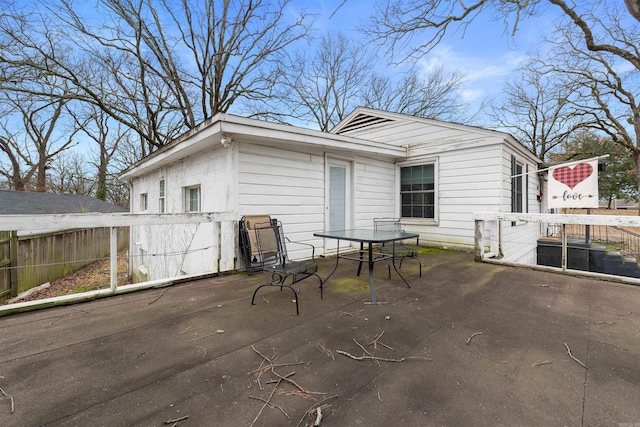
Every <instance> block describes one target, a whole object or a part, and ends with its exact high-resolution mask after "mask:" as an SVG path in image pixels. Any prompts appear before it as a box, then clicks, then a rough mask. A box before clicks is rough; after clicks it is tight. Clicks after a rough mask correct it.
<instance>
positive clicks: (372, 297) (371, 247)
mask: <svg viewBox="0 0 640 427" xmlns="http://www.w3.org/2000/svg"><path fill="white" fill-rule="evenodd" d="M369 287H370V288H371V304H376V288H375V285H374V284H373V244H372V243H369Z"/></svg>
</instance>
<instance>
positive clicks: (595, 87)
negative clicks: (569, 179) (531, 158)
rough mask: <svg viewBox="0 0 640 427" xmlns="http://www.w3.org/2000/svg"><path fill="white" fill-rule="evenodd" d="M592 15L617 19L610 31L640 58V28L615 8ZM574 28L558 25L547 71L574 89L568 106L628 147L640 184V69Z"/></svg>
mask: <svg viewBox="0 0 640 427" xmlns="http://www.w3.org/2000/svg"><path fill="white" fill-rule="evenodd" d="M591 19H592V20H594V21H598V22H603V21H602V20H604V19H607V20H608V22H612V23H613V24H612V25H610V26H609V28H608V29H607V36H608V37H609V38H610V39H611V40H612V41H613V43H615V44H616V45H617V46H618V49H623V50H626V51H627V52H629V53H630V54H634V55H636V56H637V57H638V59H640V52H639V51H638V46H640V29H638V27H637V26H635V27H634V28H628V27H623V26H622V24H621V23H622V19H620V15H619V14H616V10H615V9H612V10H611V11H610V14H609V15H605V16H597V17H595V16H593V17H591ZM580 33H581V30H579V29H576V28H574V27H567V26H558V28H557V30H556V32H555V33H554V35H553V37H549V39H548V40H547V43H548V44H549V45H551V46H552V47H553V49H552V51H551V53H550V54H549V58H548V59H547V60H546V61H542V60H539V62H540V66H541V67H543V68H544V70H545V72H547V73H550V74H554V75H556V76H559V77H560V78H562V79H564V81H565V85H566V86H570V87H572V88H573V93H572V94H571V96H569V97H568V98H567V99H566V100H565V101H566V104H567V108H570V109H571V110H572V114H573V115H574V116H576V117H578V118H579V120H580V122H581V125H582V126H583V127H585V128H588V129H591V130H595V131H598V132H599V133H601V134H605V135H607V137H608V138H610V140H611V141H612V142H614V143H616V144H619V145H621V146H622V147H624V148H625V150H626V151H627V153H628V155H629V156H630V157H631V158H632V159H633V161H634V164H635V175H636V180H637V184H638V186H639V187H640V100H639V99H638V93H640V69H638V68H635V67H634V66H630V65H632V64H630V63H629V62H627V61H622V60H621V57H620V56H619V55H616V54H615V53H612V52H608V51H592V50H589V49H587V46H586V45H587V43H586V42H584V41H583V39H582V38H581V37H579V34H580Z"/></svg>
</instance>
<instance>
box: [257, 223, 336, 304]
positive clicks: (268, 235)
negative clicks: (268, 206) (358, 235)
mask: <svg viewBox="0 0 640 427" xmlns="http://www.w3.org/2000/svg"><path fill="white" fill-rule="evenodd" d="M252 230H253V233H252V234H253V236H254V237H255V242H254V244H255V245H254V246H255V251H256V252H255V254H254V255H255V262H257V263H258V264H259V265H260V268H261V270H262V271H264V272H268V273H271V281H270V282H267V283H263V284H262V285H260V286H258V287H257V288H256V290H255V291H254V292H253V297H252V298H251V305H254V304H255V299H256V294H257V293H258V291H259V290H260V289H261V288H263V287H265V286H277V287H280V290H282V288H285V287H286V288H289V289H291V291H292V292H293V294H294V296H295V302H296V314H300V309H299V306H298V292H297V291H296V290H295V288H294V287H293V285H294V284H296V283H298V282H300V281H302V280H304V279H307V278H309V277H311V276H315V277H316V278H317V279H318V281H319V282H320V298H323V297H324V296H323V294H322V285H323V282H322V279H321V278H320V276H318V274H316V272H317V271H318V264H317V263H316V262H315V259H314V258H315V247H314V246H313V245H311V244H309V243H303V242H293V241H291V240H290V239H289V238H287V237H285V235H284V231H283V229H282V224H281V223H280V221H278V220H276V219H271V220H270V221H269V222H263V223H254V224H253V227H252ZM288 243H290V244H298V245H305V246H309V247H311V260H308V261H292V260H290V259H289V256H288V254H287V244H288ZM252 262H253V261H252Z"/></svg>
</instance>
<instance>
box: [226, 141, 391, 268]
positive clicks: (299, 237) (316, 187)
mask: <svg viewBox="0 0 640 427" xmlns="http://www.w3.org/2000/svg"><path fill="white" fill-rule="evenodd" d="M327 158H335V159H340V160H342V161H348V162H350V163H351V175H352V176H351V178H352V179H351V182H352V183H353V184H352V187H353V188H352V189H351V191H350V193H351V199H352V214H351V216H352V218H351V220H352V224H353V226H354V227H364V228H372V227H373V218H376V217H379V216H392V215H393V212H394V188H395V183H394V179H395V178H394V176H395V166H394V165H393V162H391V161H383V160H379V159H371V158H367V157H362V156H345V155H344V154H343V153H324V152H320V151H317V152H314V153H309V152H301V151H293V150H287V149H279V148H274V147H267V146H262V145H255V144H246V143H245V144H242V146H241V148H240V161H239V172H240V173H239V178H238V180H239V196H238V213H239V215H240V216H242V215H254V214H269V215H271V217H274V218H278V219H279V220H280V221H282V223H283V226H284V229H285V232H286V234H287V236H288V237H289V238H290V239H291V240H294V241H301V242H305V243H311V244H313V245H314V246H316V251H317V252H316V254H320V253H323V247H322V246H323V243H324V242H323V240H322V239H318V238H316V237H313V233H314V232H318V231H323V230H324V228H325V213H326V212H327V211H326V209H325V183H326V177H325V171H326V159H327ZM288 249H289V255H290V256H291V257H292V258H307V257H309V256H310V253H309V251H308V250H305V249H303V248H301V247H299V246H298V247H296V245H290V246H289V247H288Z"/></svg>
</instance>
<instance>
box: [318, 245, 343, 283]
mask: <svg viewBox="0 0 640 427" xmlns="http://www.w3.org/2000/svg"><path fill="white" fill-rule="evenodd" d="M337 240H338V243H337V244H336V265H335V266H333V270H332V271H331V273H329V275H328V276H327V277H326V279H324V280H323V281H322V283H327V280H329V277H331V276H333V273H335V272H336V270H337V269H338V261H340V239H337Z"/></svg>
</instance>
